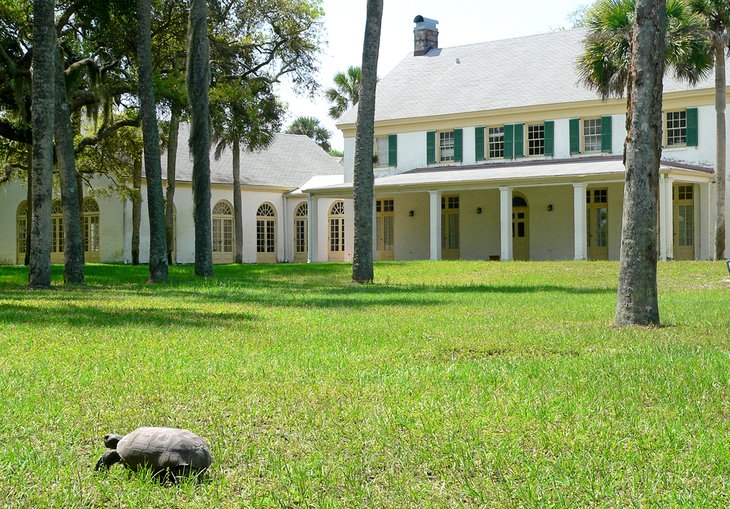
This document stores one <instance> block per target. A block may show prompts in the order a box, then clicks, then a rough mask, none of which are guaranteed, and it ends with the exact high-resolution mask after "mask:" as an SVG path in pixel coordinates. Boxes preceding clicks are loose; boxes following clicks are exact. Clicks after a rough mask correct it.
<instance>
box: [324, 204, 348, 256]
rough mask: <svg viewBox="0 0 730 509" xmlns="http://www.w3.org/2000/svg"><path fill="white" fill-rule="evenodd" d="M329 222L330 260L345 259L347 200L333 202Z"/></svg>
mask: <svg viewBox="0 0 730 509" xmlns="http://www.w3.org/2000/svg"><path fill="white" fill-rule="evenodd" d="M327 220H328V221H327V222H328V224H329V228H328V232H327V236H328V237H329V240H328V243H327V244H328V245H329V254H328V256H327V259H328V260H329V261H343V260H344V259H345V202H344V201H342V200H338V201H336V202H334V203H333V204H332V206H331V207H330V210H329V214H328V217H327Z"/></svg>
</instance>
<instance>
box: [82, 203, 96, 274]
mask: <svg viewBox="0 0 730 509" xmlns="http://www.w3.org/2000/svg"><path fill="white" fill-rule="evenodd" d="M82 211H83V219H82V221H83V225H84V227H83V232H84V259H85V260H86V261H87V262H99V204H97V203H96V200H95V199H93V198H90V197H86V198H84V205H83V208H82Z"/></svg>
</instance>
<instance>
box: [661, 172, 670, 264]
mask: <svg viewBox="0 0 730 509" xmlns="http://www.w3.org/2000/svg"><path fill="white" fill-rule="evenodd" d="M673 185H674V177H672V176H670V175H664V185H663V186H662V185H661V179H660V181H659V189H660V205H659V214H660V217H661V218H662V219H663V221H664V224H663V226H664V228H663V229H662V232H663V233H662V234H661V237H663V239H662V240H660V242H659V245H660V246H661V244H662V242H664V243H665V245H666V258H662V259H663V260H672V259H673V258H674V204H673V203H672V186H673ZM662 188H664V200H663V201H662V200H661V189H662ZM660 228H661V225H660Z"/></svg>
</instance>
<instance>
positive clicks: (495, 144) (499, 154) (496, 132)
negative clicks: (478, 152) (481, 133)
mask: <svg viewBox="0 0 730 509" xmlns="http://www.w3.org/2000/svg"><path fill="white" fill-rule="evenodd" d="M487 143H488V145H489V158H490V159H495V158H499V159H501V158H503V157H504V126H503V125H501V126H499V127H490V128H489V130H488V131H487Z"/></svg>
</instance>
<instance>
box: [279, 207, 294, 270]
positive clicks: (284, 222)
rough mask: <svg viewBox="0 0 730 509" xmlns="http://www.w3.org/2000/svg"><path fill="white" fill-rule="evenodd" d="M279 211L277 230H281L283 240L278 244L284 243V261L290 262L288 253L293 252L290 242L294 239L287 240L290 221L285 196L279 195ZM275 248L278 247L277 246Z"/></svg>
mask: <svg viewBox="0 0 730 509" xmlns="http://www.w3.org/2000/svg"><path fill="white" fill-rule="evenodd" d="M281 211H282V212H281V213H282V217H281V219H279V228H280V229H281V237H280V238H281V239H283V240H280V241H279V242H284V246H283V247H284V250H283V251H284V261H285V262H291V261H292V258H290V257H289V251H292V252H293V249H292V242H293V241H294V239H293V238H291V239H290V238H289V219H291V218H290V217H289V200H287V199H286V196H284V195H283V194H282V195H281ZM292 237H293V236H292ZM279 245H281V244H279ZM277 248H279V247H278V246H277ZM279 249H280V248H279Z"/></svg>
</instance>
